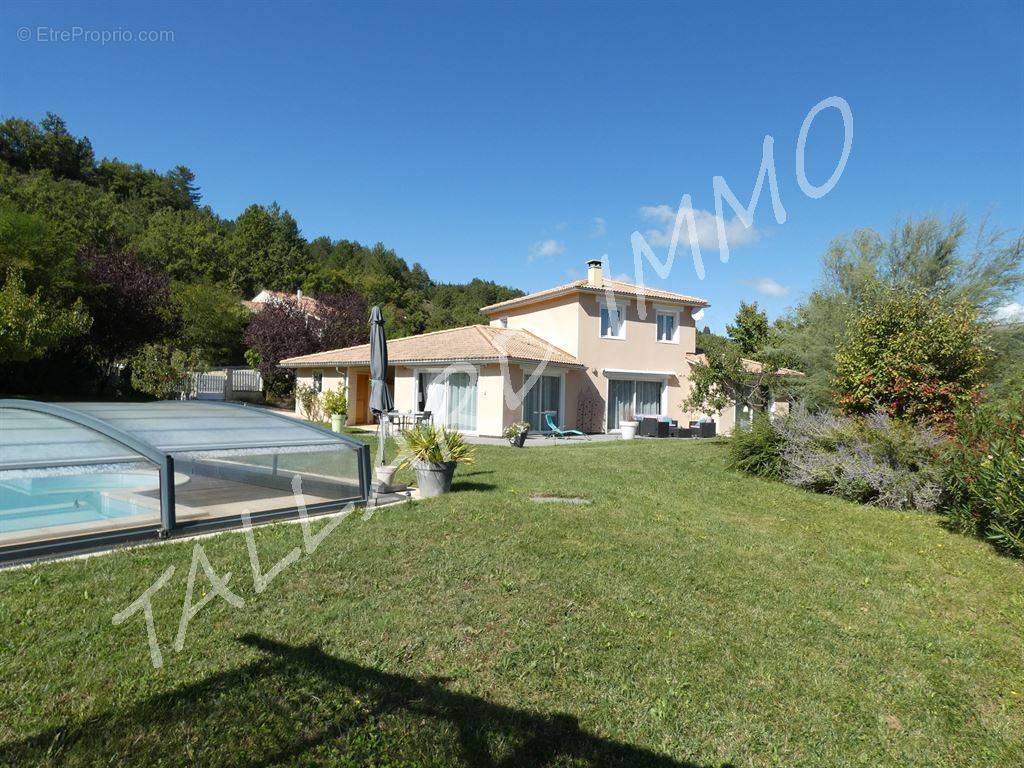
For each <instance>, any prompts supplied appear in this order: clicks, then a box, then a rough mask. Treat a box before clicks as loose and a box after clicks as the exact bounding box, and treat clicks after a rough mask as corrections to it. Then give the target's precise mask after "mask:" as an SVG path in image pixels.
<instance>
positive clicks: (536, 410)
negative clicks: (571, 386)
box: [523, 376, 562, 432]
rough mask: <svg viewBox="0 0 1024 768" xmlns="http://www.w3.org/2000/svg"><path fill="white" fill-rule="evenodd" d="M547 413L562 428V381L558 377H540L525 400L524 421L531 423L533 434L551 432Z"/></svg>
mask: <svg viewBox="0 0 1024 768" xmlns="http://www.w3.org/2000/svg"><path fill="white" fill-rule="evenodd" d="M546 413H550V414H551V418H552V420H553V421H554V422H555V424H556V425H558V426H562V379H561V378H560V377H558V376H538V377H537V380H536V381H535V382H534V383H533V386H532V387H530V391H529V392H527V393H526V397H524V398H523V421H528V422H529V423H530V431H531V432H550V431H551V430H550V428H549V427H548V425H547V420H546V418H545V414H546Z"/></svg>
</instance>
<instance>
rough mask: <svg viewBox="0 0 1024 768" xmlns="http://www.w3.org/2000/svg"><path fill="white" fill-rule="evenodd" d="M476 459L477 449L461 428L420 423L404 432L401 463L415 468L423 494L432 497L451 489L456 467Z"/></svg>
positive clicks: (400, 464) (417, 481)
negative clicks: (451, 428)
mask: <svg viewBox="0 0 1024 768" xmlns="http://www.w3.org/2000/svg"><path fill="white" fill-rule="evenodd" d="M475 460H476V452H475V450H474V449H473V448H472V447H471V446H469V445H468V444H467V443H466V441H465V438H463V436H462V433H461V432H458V431H456V430H450V429H447V428H445V427H440V428H438V427H435V426H434V425H433V424H418V425H417V426H415V427H413V428H412V429H409V430H406V431H405V433H403V435H402V453H401V455H400V457H399V462H398V466H399V467H412V468H413V470H414V471H415V472H416V485H417V487H419V489H420V496H421V497H424V498H428V497H430V496H439V495H440V494H442V493H447V492H448V491H449V490H450V489H451V487H452V478H453V477H454V475H455V468H456V467H457V466H458V465H459V464H472V463H473V462H474V461H475Z"/></svg>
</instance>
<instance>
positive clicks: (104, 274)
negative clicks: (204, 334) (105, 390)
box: [79, 246, 170, 373]
mask: <svg viewBox="0 0 1024 768" xmlns="http://www.w3.org/2000/svg"><path fill="white" fill-rule="evenodd" d="M79 263H80V265H81V268H82V270H83V271H84V273H85V274H86V275H88V278H89V291H88V294H87V296H86V304H87V306H88V308H89V314H90V315H92V318H93V323H92V330H91V331H90V332H89V345H90V348H91V350H92V352H93V355H94V356H95V357H96V359H97V360H98V361H99V362H100V363H101V364H102V365H105V366H106V367H107V370H108V373H110V372H112V371H113V369H114V368H116V367H117V365H118V364H119V363H121V362H123V361H124V360H126V359H127V358H128V357H130V356H131V355H132V354H133V353H134V352H135V351H136V350H138V349H139V348H140V347H141V346H142V345H143V344H147V343H150V342H153V341H156V340H158V339H160V338H162V337H163V336H164V335H165V334H166V333H167V331H168V327H167V321H166V319H165V318H164V317H163V316H162V313H161V311H160V310H161V308H162V307H163V306H164V305H165V304H166V303H167V300H168V295H169V291H170V281H169V280H168V278H167V275H165V274H164V273H163V272H160V271H159V270H155V269H150V268H149V267H146V266H144V265H143V264H142V263H141V262H140V261H139V260H138V258H137V257H136V256H135V254H133V253H131V252H129V251H125V250H122V249H120V248H117V247H113V246H112V247H109V248H105V249H97V248H92V249H87V250H84V251H82V252H81V253H80V254H79Z"/></svg>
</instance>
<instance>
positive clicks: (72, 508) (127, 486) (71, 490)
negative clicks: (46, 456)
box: [0, 472, 160, 534]
mask: <svg viewBox="0 0 1024 768" xmlns="http://www.w3.org/2000/svg"><path fill="white" fill-rule="evenodd" d="M159 487H160V481H159V477H158V475H157V473H156V472H97V473H93V474H87V475H66V476H54V477H34V478H19V479H15V480H0V534H4V533H17V532H21V531H30V530H33V529H38V528H52V527H54V526H61V525H77V524H83V523H93V522H98V521H101V520H120V521H121V522H122V523H123V524H125V525H131V524H132V523H136V522H137V523H139V524H142V523H144V522H149V521H148V520H146V521H143V520H135V521H133V520H130V519H124V518H136V517H137V518H141V517H149V518H154V519H156V518H159V508H160V502H159V499H156V498H142V497H137V496H133V495H132V492H136V493H142V492H147V491H148V492H152V491H155V490H157V489H158V488H159ZM115 494H116V495H115ZM150 496H151V497H152V496H153V494H152V493H150ZM118 527H120V526H118Z"/></svg>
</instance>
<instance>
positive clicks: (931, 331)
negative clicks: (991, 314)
mask: <svg viewBox="0 0 1024 768" xmlns="http://www.w3.org/2000/svg"><path fill="white" fill-rule="evenodd" d="M835 359H836V376H835V382H834V386H835V400H836V402H838V404H839V405H840V406H841V407H842V408H843V409H844V410H846V411H848V412H851V413H868V412H870V411H872V410H874V409H875V408H876V407H880V408H882V409H884V410H885V411H886V412H887V413H889V414H890V415H892V416H897V417H908V418H911V419H915V420H922V421H926V422H928V423H932V424H939V425H942V424H945V425H949V424H951V422H952V419H953V418H954V414H955V413H956V412H957V411H958V410H959V409H961V408H963V407H966V406H968V405H969V404H971V403H972V402H973V401H974V400H975V399H976V396H977V394H978V389H979V387H980V386H981V383H982V376H983V373H984V370H985V365H986V350H985V346H984V344H983V329H982V327H981V325H980V324H979V323H978V322H977V318H976V312H975V310H974V309H973V308H972V307H971V306H970V305H968V304H967V303H966V302H961V303H960V304H957V305H953V306H950V305H949V304H948V303H947V302H945V301H943V300H941V299H937V298H931V297H928V296H927V295H926V294H925V293H923V292H921V291H914V292H909V291H904V290H900V289H888V290H883V291H880V292H879V294H878V295H877V297H876V298H875V299H874V300H873V301H871V302H870V303H866V304H865V306H864V309H863V312H862V314H861V315H860V316H859V317H858V318H857V319H856V320H855V321H854V322H853V323H852V324H851V325H850V327H849V329H848V331H847V333H846V336H845V338H844V339H843V341H842V343H841V344H840V346H839V349H838V351H837V352H836V357H835Z"/></svg>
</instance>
